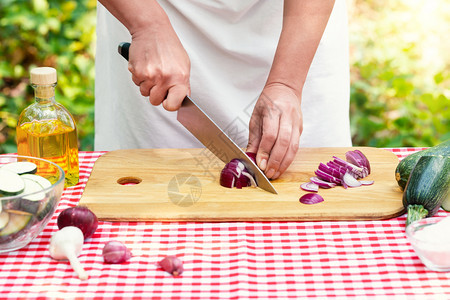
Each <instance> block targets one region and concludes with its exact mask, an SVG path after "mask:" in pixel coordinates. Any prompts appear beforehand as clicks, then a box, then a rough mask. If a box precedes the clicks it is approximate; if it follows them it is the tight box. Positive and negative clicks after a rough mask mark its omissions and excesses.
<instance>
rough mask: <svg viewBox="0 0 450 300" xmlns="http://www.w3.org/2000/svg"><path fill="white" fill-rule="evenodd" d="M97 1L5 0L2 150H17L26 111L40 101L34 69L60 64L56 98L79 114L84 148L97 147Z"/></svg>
mask: <svg viewBox="0 0 450 300" xmlns="http://www.w3.org/2000/svg"><path fill="white" fill-rule="evenodd" d="M96 5H97V3H96V1H95V0H78V1H61V0H32V1H28V0H1V1H0V40H1V45H2V46H1V47H0V153H5V152H6V153H10V152H16V151H17V148H16V143H15V127H16V124H17V118H18V116H19V114H20V112H21V111H22V110H23V109H24V108H25V107H26V106H28V105H30V104H31V103H32V102H33V101H34V91H33V89H32V88H31V87H30V85H29V71H30V70H31V69H32V68H34V67H43V66H47V67H54V68H55V69H56V70H57V73H58V85H57V88H56V101H57V102H59V103H61V104H62V105H64V106H65V107H66V108H67V109H68V110H69V111H70V112H71V113H72V114H73V115H74V117H75V120H76V122H77V127H78V136H79V140H80V149H82V150H93V141H94V77H95V70H94V65H95V64H94V52H95V51H94V50H95V48H94V45H95V22H96Z"/></svg>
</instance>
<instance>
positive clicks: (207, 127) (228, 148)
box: [118, 42, 278, 194]
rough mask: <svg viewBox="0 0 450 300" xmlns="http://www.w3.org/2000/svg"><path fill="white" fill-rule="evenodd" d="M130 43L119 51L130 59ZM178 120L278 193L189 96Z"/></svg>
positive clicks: (222, 156)
mask: <svg viewBox="0 0 450 300" xmlns="http://www.w3.org/2000/svg"><path fill="white" fill-rule="evenodd" d="M130 45H131V44H130V43H126V42H124V43H120V44H119V48H118V51H119V53H120V55H122V56H123V57H124V58H125V59H126V60H128V57H129V56H128V54H129V48H130ZM177 120H178V121H179V122H180V123H181V124H182V125H183V126H184V127H185V128H186V129H187V130H188V131H189V132H190V133H191V134H192V135H193V136H194V137H195V138H197V140H199V141H200V142H201V143H202V144H203V145H204V146H205V147H206V148H208V149H209V150H210V151H211V152H212V153H213V154H214V155H215V156H216V157H217V158H219V159H220V160H222V161H223V162H224V163H228V162H229V161H230V160H232V159H234V158H237V159H239V160H241V161H242V163H243V164H244V166H245V167H246V168H247V170H249V172H250V173H252V175H253V176H254V178H255V181H256V183H257V185H258V187H260V188H262V189H263V190H265V191H268V192H270V193H273V194H278V193H277V191H276V190H275V188H274V187H273V185H272V184H271V183H270V181H269V179H267V177H266V175H264V173H263V172H262V171H261V169H260V168H259V167H258V166H257V165H256V164H255V163H254V162H253V160H251V159H250V158H249V157H248V155H247V154H245V152H244V151H243V150H242V149H241V148H239V146H238V145H237V144H236V143H235V142H234V141H233V140H232V139H231V138H230V137H229V136H228V135H227V134H226V133H225V132H224V131H223V130H222V129H220V127H219V126H218V125H217V124H216V123H215V122H214V121H213V120H212V119H211V118H210V117H209V116H208V115H207V114H206V113H205V112H204V111H203V110H202V109H201V108H200V107H199V106H198V105H197V104H196V103H195V102H194V101H193V100H192V99H191V98H190V97H189V96H186V97H185V98H184V99H183V102H182V103H181V107H180V108H179V109H178V112H177Z"/></svg>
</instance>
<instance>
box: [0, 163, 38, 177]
mask: <svg viewBox="0 0 450 300" xmlns="http://www.w3.org/2000/svg"><path fill="white" fill-rule="evenodd" d="M0 169H2V170H8V171H11V172H14V173H16V174H19V175H22V174H34V173H36V171H37V165H36V164H35V163H32V162H30V161H17V162H11V163H8V164H5V165H3V166H2V167H1V168H0Z"/></svg>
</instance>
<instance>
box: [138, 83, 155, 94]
mask: <svg viewBox="0 0 450 300" xmlns="http://www.w3.org/2000/svg"><path fill="white" fill-rule="evenodd" d="M153 86H154V84H153V83H152V82H151V81H150V80H145V81H143V82H141V83H140V84H139V91H140V92H141V95H142V96H144V97H148V96H150V90H151V89H152V87H153Z"/></svg>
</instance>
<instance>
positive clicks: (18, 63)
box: [0, 0, 450, 153]
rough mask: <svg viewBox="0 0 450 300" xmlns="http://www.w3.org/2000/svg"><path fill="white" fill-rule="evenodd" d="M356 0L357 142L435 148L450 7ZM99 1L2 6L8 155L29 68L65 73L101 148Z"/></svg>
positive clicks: (76, 107)
mask: <svg viewBox="0 0 450 300" xmlns="http://www.w3.org/2000/svg"><path fill="white" fill-rule="evenodd" d="M444 2H445V0H435V1H425V0H422V1H420V0H417V1H408V0H392V1H363V0H353V1H352V0H349V1H348V3H349V28H350V54H351V80H352V85H351V126H352V138H353V143H354V145H358V146H373V147H404V146H433V145H436V144H438V143H440V142H442V141H444V140H447V139H449V138H450V130H449V129H450V121H449V120H450V109H449V103H450V99H449V98H450V91H449V86H450V71H449V70H450V39H449V36H448V24H449V22H450V5H448V4H445V3H444ZM96 5H97V3H96V1H94V0H79V1H61V0H32V1H28V0H27V1H25V0H1V1H0V41H1V47H0V153H12V152H16V150H17V149H16V144H15V127H16V124H17V118H18V115H19V114H20V112H21V111H22V110H23V109H24V108H25V107H26V106H28V105H29V104H31V103H32V102H33V101H34V100H33V90H32V88H31V87H30V86H29V80H28V76H29V71H30V69H32V68H33V67H37V66H50V67H54V68H56V69H57V71H58V86H57V90H56V98H57V101H58V102H60V103H61V104H63V105H64V106H65V107H66V108H67V109H68V110H69V111H70V112H71V113H72V114H73V115H74V117H75V119H76V121H77V126H78V135H79V141H80V150H83V151H91V150H93V140H94V82H95V72H94V65H95V38H96V36H95V22H96Z"/></svg>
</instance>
